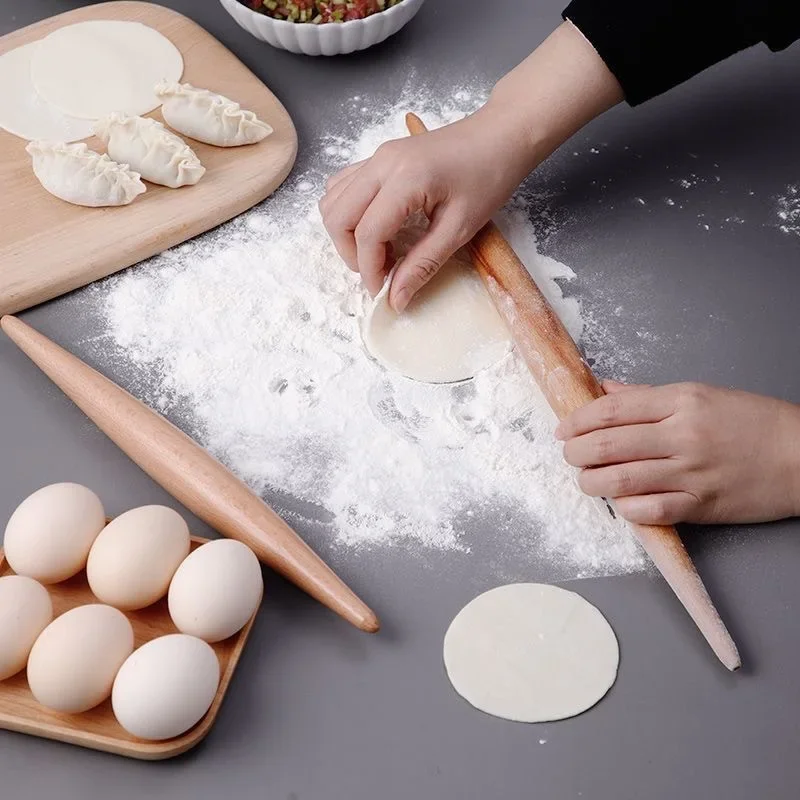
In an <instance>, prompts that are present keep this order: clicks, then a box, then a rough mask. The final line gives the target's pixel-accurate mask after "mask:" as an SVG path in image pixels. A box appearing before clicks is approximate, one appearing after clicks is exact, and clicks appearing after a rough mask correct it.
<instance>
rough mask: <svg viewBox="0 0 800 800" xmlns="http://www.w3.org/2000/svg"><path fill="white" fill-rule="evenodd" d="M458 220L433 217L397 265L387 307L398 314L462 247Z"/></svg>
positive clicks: (443, 216)
mask: <svg viewBox="0 0 800 800" xmlns="http://www.w3.org/2000/svg"><path fill="white" fill-rule="evenodd" d="M459 228H460V226H459V224H458V220H457V219H455V218H453V217H448V216H446V215H442V216H438V215H434V216H433V218H432V219H431V224H430V227H429V228H428V230H427V232H426V233H425V235H424V236H423V237H422V238H421V239H420V240H419V241H418V242H417V243H416V244H415V245H414V246H413V247H412V248H411V249H410V250H409V251H408V254H407V255H406V257H405V258H404V259H403V260H402V261H401V262H400V263H399V264H398V265H397V273H396V274H395V276H394V279H393V280H392V288H391V289H390V290H389V305H391V307H392V308H393V309H394V310H395V311H396V312H397V313H398V314H399V313H400V312H401V311H404V310H405V308H406V306H408V304H409V303H410V302H411V300H412V299H413V298H414V295H415V294H416V293H417V292H418V291H419V290H420V289H421V288H422V287H423V286H424V285H425V284H426V283H427V282H428V281H429V280H430V279H431V278H432V277H433V276H434V275H435V274H436V273H437V272H438V271H439V270H440V269H441V268H442V266H443V265H444V263H445V262H446V261H447V259H448V258H450V256H452V255H453V253H455V251H456V250H458V248H459V247H461V245H462V244H463V242H461V241H460V240H459V232H460V231H459Z"/></svg>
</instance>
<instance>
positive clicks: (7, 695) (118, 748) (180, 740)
mask: <svg viewBox="0 0 800 800" xmlns="http://www.w3.org/2000/svg"><path fill="white" fill-rule="evenodd" d="M207 541H208V539H200V538H198V537H194V536H193V537H192V546H191V547H192V550H196V549H197V548H198V547H199V546H200V545H201V544H204V543H205V542H207ZM13 574H14V571H13V570H12V569H11V567H10V566H9V565H8V563H7V562H6V559H5V554H4V553H3V550H2V549H1V548H0V577H3V576H5V575H13ZM46 588H47V590H48V592H49V593H50V599H51V600H52V601H53V613H54V615H55V616H56V617H58V616H60V615H61V614H63V613H64V612H65V611H69V609H71V608H75V607H76V606H81V605H84V604H86V603H97V602H99V601H98V599H97V598H96V597H95V596H94V595H93V594H92V590H91V589H90V588H89V583H88V581H87V580H86V572H85V571H84V570H82V571H81V572H79V573H78V574H77V575H76V576H75V577H73V578H70V579H69V580H66V581H62V582H61V583H56V584H52V585H50V586H47V587H46ZM124 613H125V616H127V618H128V619H129V620H130V622H131V625H132V626H133V634H134V645H135V647H137V648H138V647H141V646H142V645H143V644H144V643H145V642H149V641H150V640H151V639H155V638H157V637H159V636H166V635H167V634H170V633H179V631H178V629H177V628H176V627H175V625H174V624H173V622H172V619H171V618H170V616H169V610H168V608H167V600H166V598H164V599H162V600H159V601H158V602H157V603H155V604H154V605H152V606H148V607H147V608H143V609H141V610H139V611H126V612H124ZM254 620H255V615H254V616H253V618H252V619H251V620H250V621H249V622H248V623H247V625H245V626H244V628H242V630H241V631H239V633H237V634H236V635H234V636H231V637H230V638H229V639H225V641H222V642H217V643H216V644H213V645H211V646H212V647H213V648H214V652H215V653H216V654H217V658H218V659H219V666H220V682H219V688H218V689H217V694H216V696H215V697H214V700H213V702H212V703H211V708H209V710H208V712H207V713H206V715H205V716H204V717H203V718H202V719H201V720H200V722H198V723H197V725H195V726H194V727H193V728H191V729H190V730H188V731H187V732H186V733H184V734H181V735H180V736H176V737H175V738H173V739H166V740H164V741H162V742H148V741H144V740H143V739H137V738H136V737H135V736H131V735H130V734H129V733H128V732H127V731H126V730H125V729H124V728H123V727H122V726H121V725H120V724H119V723H118V722H117V720H116V718H115V717H114V712H113V711H112V709H111V699H110V698H109V699H108V700H106V701H105V702H103V703H101V704H100V705H99V706H96V707H95V708H92V709H90V710H89V711H84V712H83V713H82V714H61V713H59V712H57V711H51V710H50V709H48V708H45V707H44V706H41V705H39V703H37V702H36V700H35V699H34V697H33V695H32V694H31V690H30V689H29V688H28V681H27V678H26V677H25V670H22V672H18V673H17V674H16V675H14V676H12V677H11V678H8V679H6V680H4V681H0V728H5V729H6V730H10V731H17V732H19V733H27V734H30V735H31V736H39V737H42V738H44V739H56V740H58V741H61V742H67V743H69V744H75V745H79V746H80V747H88V748H90V749H92V750H104V751H105V752H107V753H115V754H117V755H120V756H127V757H128V758H138V759H143V760H145V761H156V760H159V759H164V758H172V757H173V756H177V755H179V754H180V753H185V752H186V751H187V750H189V749H191V748H192V747H194V746H195V745H196V744H198V743H199V742H200V741H201V740H202V739H203V738H205V736H206V735H207V734H208V732H209V731H210V730H211V726H212V725H213V724H214V720H215V719H216V718H217V714H218V713H219V709H220V706H221V705H222V700H223V699H224V697H225V693H226V692H227V691H228V687H229V685H230V682H231V679H232V678H233V673H234V671H235V669H236V665H237V663H238V662H239V657H240V656H241V654H242V650H243V649H244V646H245V644H246V642H247V637H248V636H249V635H250V630H251V628H252V627H253V622H254ZM0 796H4V795H3V792H2V790H0Z"/></svg>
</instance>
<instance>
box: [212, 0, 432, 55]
mask: <svg viewBox="0 0 800 800" xmlns="http://www.w3.org/2000/svg"><path fill="white" fill-rule="evenodd" d="M220 2H221V3H222V5H223V7H224V8H225V10H226V11H227V12H228V13H229V14H230V15H231V16H232V17H233V18H234V19H235V20H236V21H237V22H238V23H239V25H241V27H242V28H244V29H245V30H246V31H247V32H248V33H251V34H252V35H253V36H255V37H256V39H261V41H263V42H267V43H268V44H271V45H272V46H273V47H280V48H281V49H282V50H289V51H290V52H292V53H304V54H305V55H307V56H338V55H344V54H345V53H352V52H353V51H355V50H366V49H367V48H368V47H372V46H373V45H375V44H378V43H379V42H382V41H383V40H384V39H388V38H389V37H390V36H392V35H393V34H395V33H397V31H399V30H400V28H402V27H403V26H404V25H405V24H406V23H407V22H410V21H411V19H412V18H413V17H414V16H415V14H416V13H417V11H419V9H420V7H421V6H422V4H423V3H424V2H425V0H402V2H401V3H398V4H397V5H396V6H392V7H391V8H387V9H386V11H380V12H378V13H377V14H373V15H372V16H369V17H367V18H366V19H354V20H351V21H350V22H326V23H323V24H321V25H314V24H313V23H310V22H287V21H286V20H282V19H273V18H272V17H268V16H267V15H266V14H260V13H258V12H257V11H253V10H252V9H249V8H247V6H244V5H242V4H241V3H240V2H238V0H220Z"/></svg>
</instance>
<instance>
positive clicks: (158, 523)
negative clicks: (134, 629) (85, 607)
mask: <svg viewBox="0 0 800 800" xmlns="http://www.w3.org/2000/svg"><path fill="white" fill-rule="evenodd" d="M188 553H189V528H188V527H187V525H186V522H185V521H184V519H183V517H181V515H180V514H178V512H177V511H173V510H172V509H171V508H167V507H166V506H143V507H142V508H134V509H132V510H131V511H128V512H126V513H125V514H122V515H121V516H119V517H117V518H116V519H115V520H113V521H112V522H110V523H109V524H108V525H107V526H106V528H105V529H104V530H103V531H102V532H101V533H100V535H99V536H98V537H97V539H95V541H94V544H93V545H92V549H91V550H90V551H89V560H88V561H87V562H86V577H87V578H88V579H89V586H90V587H91V590H92V591H93V592H94V594H95V596H96V597H97V598H98V600H101V601H102V602H104V603H108V604H109V605H111V606H114V607H115V608H121V609H123V610H127V611H132V610H134V609H137V608H144V607H145V606H149V605H150V604H151V603H155V602H156V600H159V599H160V598H162V597H163V596H164V595H165V594H166V593H167V589H168V588H169V582H170V581H171V580H172V576H173V575H174V574H175V570H176V569H178V565H179V564H180V563H181V561H183V559H184V558H186V556H187V555H188Z"/></svg>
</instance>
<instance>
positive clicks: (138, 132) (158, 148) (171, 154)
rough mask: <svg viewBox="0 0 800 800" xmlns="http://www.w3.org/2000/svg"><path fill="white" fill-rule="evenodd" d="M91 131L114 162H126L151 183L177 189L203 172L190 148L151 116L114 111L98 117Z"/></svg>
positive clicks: (186, 184) (189, 184)
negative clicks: (100, 117) (104, 146)
mask: <svg viewBox="0 0 800 800" xmlns="http://www.w3.org/2000/svg"><path fill="white" fill-rule="evenodd" d="M94 132H95V133H96V134H97V136H99V137H100V139H101V140H102V141H103V142H104V143H105V145H106V149H107V150H108V155H109V156H111V158H113V159H114V161H119V162H121V163H125V164H129V165H130V166H131V167H132V168H133V169H135V170H136V171H137V172H139V173H141V175H142V177H143V178H144V179H145V180H146V181H150V182H151V183H159V184H161V185H162V186H169V187H170V188H171V189H177V188H178V187H179V186H192V185H194V184H195V183H197V181H199V180H200V178H202V177H203V175H204V174H205V171H206V168H205V167H204V166H203V165H202V164H201V163H200V159H199V158H198V157H197V156H196V155H195V152H194V150H192V148H191V147H189V145H188V144H186V142H184V141H183V139H181V138H180V136H176V135H175V134H174V133H172V131H168V130H167V129H166V128H165V127H164V126H163V125H162V124H161V123H160V122H158V121H157V120H155V119H149V118H147V117H128V116H126V115H125V114H119V113H116V112H114V113H113V114H109V115H108V116H107V117H104V118H103V119H101V120H99V121H98V122H97V124H96V125H95V128H94Z"/></svg>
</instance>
